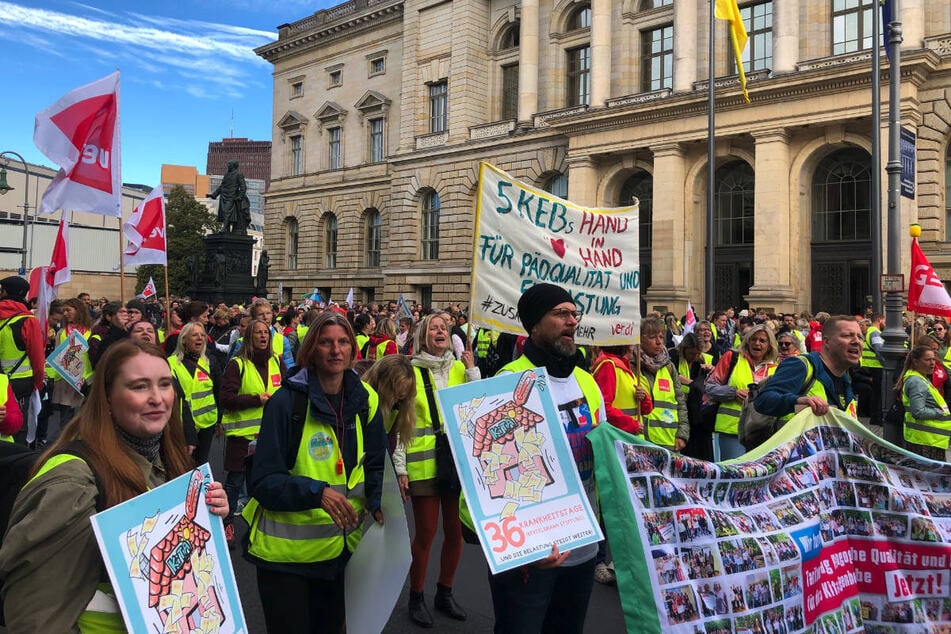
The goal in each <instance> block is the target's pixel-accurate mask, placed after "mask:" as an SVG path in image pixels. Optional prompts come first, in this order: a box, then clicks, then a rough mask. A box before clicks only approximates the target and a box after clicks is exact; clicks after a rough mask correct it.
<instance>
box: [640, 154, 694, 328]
mask: <svg viewBox="0 0 951 634" xmlns="http://www.w3.org/2000/svg"><path fill="white" fill-rule="evenodd" d="M651 151H652V152H653V153H654V174H653V181H654V192H653V204H654V217H653V220H652V223H653V234H652V236H651V239H652V244H653V249H652V261H651V270H652V277H653V280H652V281H651V287H650V288H649V289H647V292H646V299H647V309H648V310H654V306H667V310H671V311H673V312H675V313H677V314H678V315H681V314H683V312H684V311H685V310H686V307H687V300H688V299H690V291H689V289H688V288H687V279H686V271H687V231H686V229H687V214H686V201H687V196H686V192H685V188H686V180H685V179H686V177H687V165H686V162H685V161H684V150H683V147H682V146H681V145H680V144H679V143H670V144H665V145H658V146H655V147H652V148H651ZM643 290H644V289H641V291H642V292H643Z"/></svg>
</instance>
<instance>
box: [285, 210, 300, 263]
mask: <svg viewBox="0 0 951 634" xmlns="http://www.w3.org/2000/svg"><path fill="white" fill-rule="evenodd" d="M298 229H299V228H298V224H297V218H288V219H287V244H286V247H287V270H288V271H296V270H297V236H298Z"/></svg>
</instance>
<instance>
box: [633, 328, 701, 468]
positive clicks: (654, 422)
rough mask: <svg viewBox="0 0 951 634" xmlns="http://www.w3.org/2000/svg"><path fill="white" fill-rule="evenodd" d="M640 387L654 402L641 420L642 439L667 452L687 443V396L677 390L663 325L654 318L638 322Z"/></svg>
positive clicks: (677, 382) (675, 370) (681, 447)
mask: <svg viewBox="0 0 951 634" xmlns="http://www.w3.org/2000/svg"><path fill="white" fill-rule="evenodd" d="M634 354H639V355H640V367H641V376H640V382H639V384H640V386H641V387H642V388H644V391H645V392H647V393H648V394H649V395H650V397H651V400H652V401H653V403H654V409H653V410H652V411H651V413H650V414H649V415H647V416H646V417H645V419H644V421H643V422H644V432H643V433H644V437H645V438H646V439H647V440H649V441H651V442H652V443H654V444H655V445H659V446H661V447H665V448H667V449H670V450H671V451H680V450H682V449H683V448H684V446H686V444H687V441H688V440H690V419H689V416H688V415H687V397H686V396H685V395H684V392H683V390H682V389H681V387H680V379H679V378H678V373H677V368H676V367H674V364H673V363H671V362H670V355H669V354H668V353H667V348H666V347H665V346H664V323H663V322H662V321H661V320H660V319H658V318H654V317H650V318H648V319H645V320H643V321H642V322H641V343H640V346H639V347H638V349H637V350H635V352H634Z"/></svg>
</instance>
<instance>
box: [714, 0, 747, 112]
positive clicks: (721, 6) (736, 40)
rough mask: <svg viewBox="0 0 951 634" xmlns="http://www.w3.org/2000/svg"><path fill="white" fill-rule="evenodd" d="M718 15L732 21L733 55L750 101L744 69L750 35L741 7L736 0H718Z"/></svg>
mask: <svg viewBox="0 0 951 634" xmlns="http://www.w3.org/2000/svg"><path fill="white" fill-rule="evenodd" d="M714 15H716V17H718V18H720V19H721V20H728V21H729V22H730V41H731V42H732V43H733V57H735V58H736V68H737V70H738V71H739V73H740V90H742V91H743V99H745V100H746V103H749V102H750V95H749V93H747V92H746V72H745V71H744V70H743V49H744V48H746V41H747V40H748V39H749V36H748V35H747V34H746V26H745V25H744V24H743V18H742V17H740V8H739V7H738V6H736V0H716V11H715V13H714Z"/></svg>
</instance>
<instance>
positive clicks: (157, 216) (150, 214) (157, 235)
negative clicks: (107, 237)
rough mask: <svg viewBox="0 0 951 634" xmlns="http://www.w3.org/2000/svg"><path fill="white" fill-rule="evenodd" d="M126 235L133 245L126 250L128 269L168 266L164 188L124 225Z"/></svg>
mask: <svg viewBox="0 0 951 634" xmlns="http://www.w3.org/2000/svg"><path fill="white" fill-rule="evenodd" d="M122 235H124V236H125V238H126V240H128V241H129V243H128V244H127V245H126V248H125V264H126V265H139V264H162V265H167V264H168V249H167V247H166V243H165V196H164V194H163V193H162V186H161V185H159V186H157V187H156V188H155V189H153V190H152V193H150V194H149V195H148V197H147V198H146V199H145V200H143V201H142V202H141V203H139V206H138V207H136V208H135V211H133V212H132V215H131V216H129V219H128V220H126V221H125V222H123V223H122Z"/></svg>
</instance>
